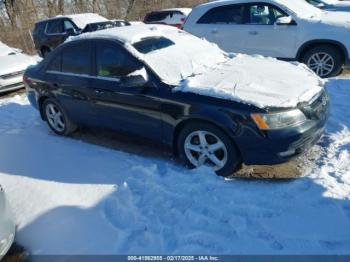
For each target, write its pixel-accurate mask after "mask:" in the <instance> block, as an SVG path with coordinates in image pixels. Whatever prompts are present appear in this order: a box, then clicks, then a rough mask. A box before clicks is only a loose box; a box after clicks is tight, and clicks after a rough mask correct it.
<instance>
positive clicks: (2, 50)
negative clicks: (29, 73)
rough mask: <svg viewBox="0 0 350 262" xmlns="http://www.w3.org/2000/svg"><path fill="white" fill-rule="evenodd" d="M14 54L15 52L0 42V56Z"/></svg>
mask: <svg viewBox="0 0 350 262" xmlns="http://www.w3.org/2000/svg"><path fill="white" fill-rule="evenodd" d="M13 53H16V52H15V50H13V49H12V48H10V47H8V46H7V45H5V44H3V43H1V42H0V56H7V55H9V54H13Z"/></svg>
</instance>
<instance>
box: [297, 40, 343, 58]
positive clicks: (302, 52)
mask: <svg viewBox="0 0 350 262" xmlns="http://www.w3.org/2000/svg"><path fill="white" fill-rule="evenodd" d="M321 45H329V46H332V47H336V48H338V49H339V50H340V54H341V56H342V58H343V62H345V61H346V58H347V57H348V55H349V54H348V51H347V49H346V47H345V46H344V45H343V44H342V43H341V42H338V41H336V40H330V39H318V40H311V41H308V42H306V43H304V44H303V45H302V46H301V47H300V48H299V50H298V53H297V56H296V59H297V60H298V61H299V62H300V61H301V60H302V58H303V56H304V55H305V53H306V52H307V51H308V50H310V49H312V48H315V47H317V46H321Z"/></svg>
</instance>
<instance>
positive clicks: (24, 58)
mask: <svg viewBox="0 0 350 262" xmlns="http://www.w3.org/2000/svg"><path fill="white" fill-rule="evenodd" d="M34 63H35V59H34V58H32V57H30V56H28V55H25V54H21V53H16V54H14V55H7V56H1V57H0V75H4V74H9V73H13V72H18V71H22V70H25V69H26V68H27V67H28V66H29V65H32V64H34Z"/></svg>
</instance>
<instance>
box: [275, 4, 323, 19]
mask: <svg viewBox="0 0 350 262" xmlns="http://www.w3.org/2000/svg"><path fill="white" fill-rule="evenodd" d="M275 1H276V2H278V3H279V4H280V5H283V6H284V7H285V8H284V9H289V10H290V11H292V12H293V13H295V14H297V16H298V17H301V18H313V17H319V16H320V15H321V13H322V11H321V10H320V9H319V8H317V7H315V6H313V5H310V4H309V3H308V2H307V1H305V0H275Z"/></svg>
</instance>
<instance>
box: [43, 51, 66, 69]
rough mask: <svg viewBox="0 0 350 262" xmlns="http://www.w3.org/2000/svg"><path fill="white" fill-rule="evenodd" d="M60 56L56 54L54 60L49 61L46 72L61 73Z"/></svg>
mask: <svg viewBox="0 0 350 262" xmlns="http://www.w3.org/2000/svg"><path fill="white" fill-rule="evenodd" d="M61 58H62V55H61V54H58V55H57V56H56V57H55V58H53V59H52V60H51V61H50V64H49V65H48V67H47V69H46V70H47V71H53V72H60V71H61V60H62V59H61Z"/></svg>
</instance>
